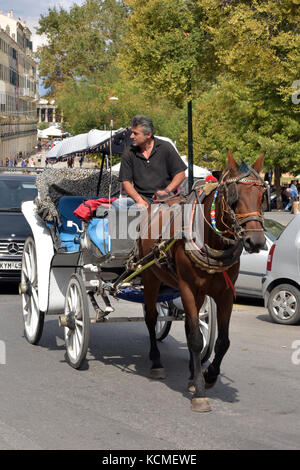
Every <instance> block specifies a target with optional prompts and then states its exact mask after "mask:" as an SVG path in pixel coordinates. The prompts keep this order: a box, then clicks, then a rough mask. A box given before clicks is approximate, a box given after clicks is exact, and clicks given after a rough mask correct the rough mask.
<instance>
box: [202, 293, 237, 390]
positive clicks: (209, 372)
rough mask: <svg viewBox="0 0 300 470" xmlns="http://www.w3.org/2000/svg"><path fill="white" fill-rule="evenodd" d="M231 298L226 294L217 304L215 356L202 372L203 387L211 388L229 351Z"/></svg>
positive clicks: (230, 294) (229, 294)
mask: <svg viewBox="0 0 300 470" xmlns="http://www.w3.org/2000/svg"><path fill="white" fill-rule="evenodd" d="M232 304H233V298H232V293H230V292H229V293H228V295H227V296H226V298H225V299H224V296H223V297H222V299H221V300H218V302H217V322H218V337H217V340H216V344H215V348H214V351H215V356H214V359H213V361H212V363H211V364H210V365H209V366H208V368H207V369H206V370H205V372H204V378H205V386H206V388H211V387H213V386H214V384H215V383H216V381H217V378H218V375H219V374H220V366H221V362H222V360H223V357H224V356H225V354H226V352H227V351H228V349H229V346H230V341H229V334H228V333H229V322H230V317H231V312H232Z"/></svg>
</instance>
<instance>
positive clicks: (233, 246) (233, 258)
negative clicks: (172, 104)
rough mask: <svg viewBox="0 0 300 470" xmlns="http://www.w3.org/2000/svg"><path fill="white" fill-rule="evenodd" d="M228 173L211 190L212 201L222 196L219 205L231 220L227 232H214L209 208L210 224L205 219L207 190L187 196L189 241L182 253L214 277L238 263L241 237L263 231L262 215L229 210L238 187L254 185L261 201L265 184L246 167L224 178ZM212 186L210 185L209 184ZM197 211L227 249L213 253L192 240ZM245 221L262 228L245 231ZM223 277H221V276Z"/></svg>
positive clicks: (265, 187) (236, 195)
mask: <svg viewBox="0 0 300 470" xmlns="http://www.w3.org/2000/svg"><path fill="white" fill-rule="evenodd" d="M228 173H229V170H227V171H226V172H225V173H224V175H223V177H222V179H221V183H220V184H214V187H213V188H212V190H214V191H215V195H214V201H215V200H216V198H217V195H218V194H220V195H222V205H223V210H224V212H227V213H228V214H229V216H230V218H231V221H232V223H231V226H230V227H228V226H227V230H225V232H221V231H220V230H218V229H217V227H216V223H215V218H214V216H215V206H213V207H212V209H211V222H210V221H208V220H207V219H206V218H205V215H204V212H203V208H202V203H203V202H204V199H205V198H206V196H207V191H206V192H205V191H203V189H204V188H205V186H204V188H203V187H199V186H198V187H197V186H196V187H195V188H194V191H193V193H191V195H190V201H189V202H190V203H191V204H192V207H193V209H192V218H191V223H190V230H189V239H188V240H187V241H188V244H186V245H188V246H186V249H185V251H186V253H187V255H188V256H189V258H190V259H191V261H193V263H194V264H195V265H196V266H197V267H199V268H200V269H203V270H205V271H207V272H208V273H209V274H214V273H217V272H223V274H224V271H227V270H228V269H229V268H230V267H232V266H233V265H234V264H236V263H237V262H238V260H239V257H240V255H241V253H242V250H243V236H244V234H245V233H246V232H248V231H264V228H263V215H262V213H261V212H259V211H253V212H249V213H235V212H234V210H233V208H232V207H233V206H234V204H235V203H236V202H237V200H238V190H237V185H238V184H247V185H250V186H258V187H259V188H260V191H261V201H262V198H263V194H264V192H265V191H266V189H267V185H266V183H265V182H264V181H263V180H262V179H261V177H260V176H259V175H258V173H257V172H256V171H255V170H254V169H253V168H250V169H249V170H248V171H247V173H246V174H243V175H239V176H237V177H232V178H226V176H227V175H228ZM251 173H253V174H254V176H255V177H256V178H255V179H254V178H252V177H251ZM212 185H213V184H212ZM197 210H198V212H199V211H201V215H202V218H203V220H205V222H206V223H207V224H208V226H209V227H210V228H211V229H212V230H213V231H214V232H215V233H216V234H217V235H218V236H219V238H220V240H221V241H222V242H223V243H224V245H225V246H226V245H227V246H228V248H225V249H223V250H215V249H212V248H210V247H209V246H208V245H207V244H203V245H202V246H199V245H198V244H197V243H196V241H195V240H194V238H193V227H194V223H195V220H196V218H197ZM249 221H258V222H260V223H261V225H262V228H259V229H248V228H245V227H244V224H246V223H247V222H249ZM227 232H228V233H229V234H230V235H231V237H233V238H229V237H226V236H225V233H227ZM224 277H225V274H224Z"/></svg>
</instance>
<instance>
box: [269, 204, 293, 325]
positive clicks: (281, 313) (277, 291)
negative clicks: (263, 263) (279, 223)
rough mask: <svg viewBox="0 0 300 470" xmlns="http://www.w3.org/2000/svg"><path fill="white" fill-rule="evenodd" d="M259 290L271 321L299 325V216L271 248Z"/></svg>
mask: <svg viewBox="0 0 300 470" xmlns="http://www.w3.org/2000/svg"><path fill="white" fill-rule="evenodd" d="M262 288H263V295H264V299H265V306H266V307H267V308H268V311H269V314H270V316H271V318H272V320H273V321H274V322H276V323H281V324H286V325H294V324H296V323H300V213H298V214H297V215H296V216H295V217H294V218H293V219H292V220H291V221H290V223H289V224H288V225H287V227H286V228H285V229H284V231H283V232H282V233H281V235H280V236H279V238H278V239H277V240H276V241H275V242H274V244H273V245H272V247H271V250H270V253H269V256H268V263H267V272H266V275H265V276H264V277H263V281H262Z"/></svg>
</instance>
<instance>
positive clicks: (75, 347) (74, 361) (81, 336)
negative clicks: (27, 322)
mask: <svg viewBox="0 0 300 470" xmlns="http://www.w3.org/2000/svg"><path fill="white" fill-rule="evenodd" d="M64 313H65V323H66V326H65V329H64V330H65V343H66V349H67V360H68V363H69V364H70V365H71V366H72V367H74V369H79V368H80V366H81V365H82V363H83V361H84V359H85V357H86V354H87V350H88V346H89V337H90V318H89V306H88V300H87V294H86V289H85V286H84V283H83V280H82V278H81V277H80V276H79V275H78V274H73V275H72V276H71V278H70V281H69V284H68V287H67V293H66V301H65V311H64Z"/></svg>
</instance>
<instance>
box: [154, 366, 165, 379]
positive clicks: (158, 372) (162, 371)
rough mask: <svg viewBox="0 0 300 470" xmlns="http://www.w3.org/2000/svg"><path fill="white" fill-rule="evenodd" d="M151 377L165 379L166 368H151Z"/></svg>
mask: <svg viewBox="0 0 300 470" xmlns="http://www.w3.org/2000/svg"><path fill="white" fill-rule="evenodd" d="M150 377H151V379H154V380H158V379H165V378H166V373H165V369H163V368H161V369H151V370H150Z"/></svg>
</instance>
